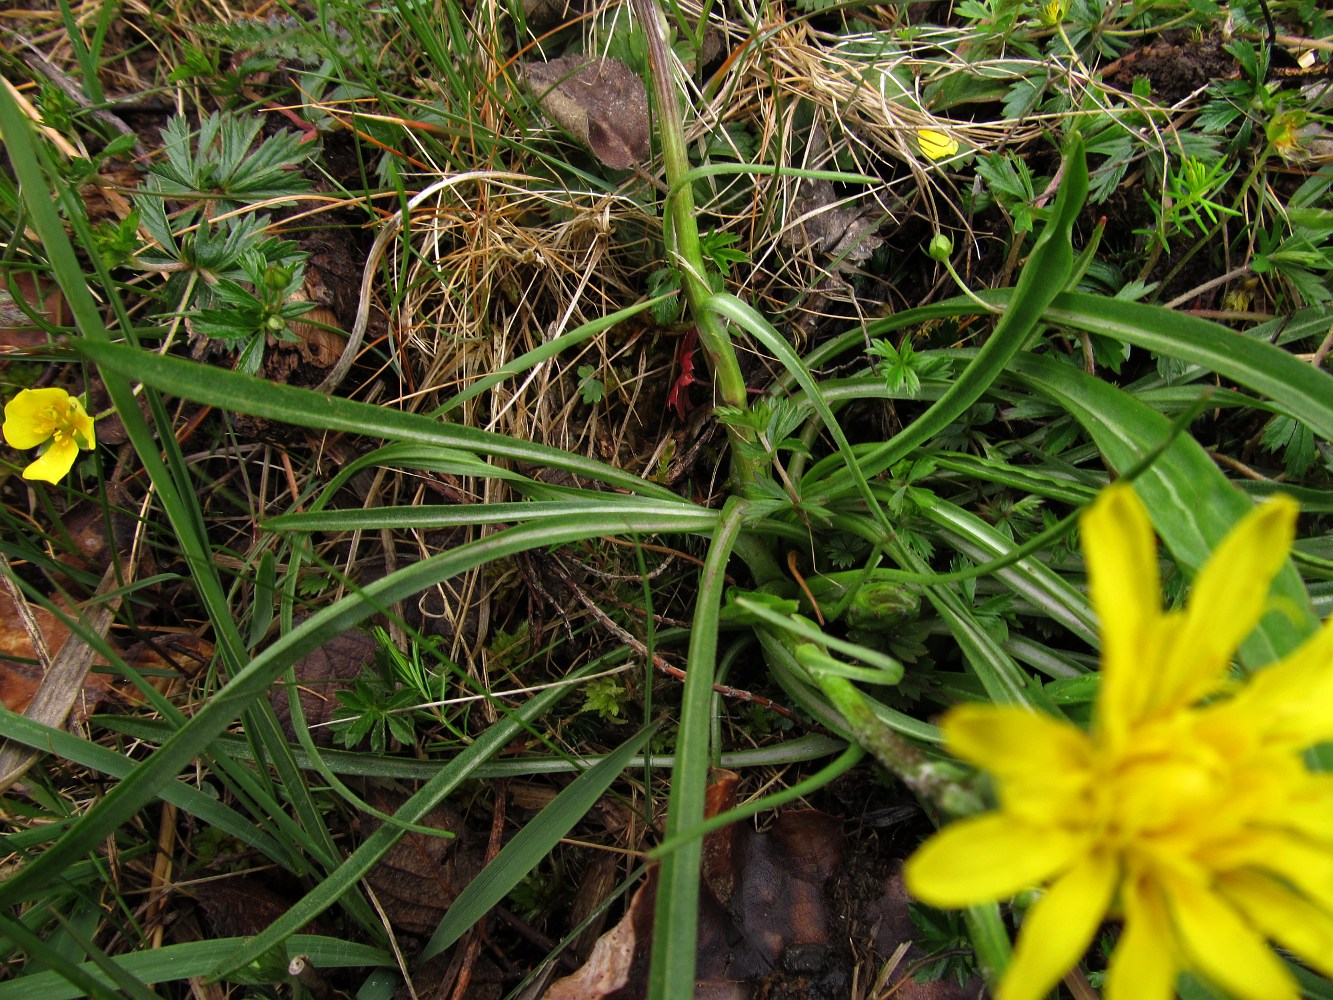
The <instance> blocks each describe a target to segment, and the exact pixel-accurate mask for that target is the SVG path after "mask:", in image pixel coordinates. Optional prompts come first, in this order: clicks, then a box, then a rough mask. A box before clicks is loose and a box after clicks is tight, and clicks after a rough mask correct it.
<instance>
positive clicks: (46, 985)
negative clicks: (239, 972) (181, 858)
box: [0, 918, 394, 1000]
mask: <svg viewBox="0 0 1333 1000" xmlns="http://www.w3.org/2000/svg"><path fill="white" fill-rule="evenodd" d="M0 919H3V918H0ZM241 940H242V939H241V938H215V939H213V940H211V941H187V942H184V943H182V944H169V945H164V946H163V947H161V948H153V949H151V950H147V951H136V952H131V953H130V954H127V955H117V956H116V957H115V959H114V961H115V962H116V963H117V964H118V965H119V966H120V967H121V969H123V970H124V971H125V972H127V973H128V974H130V975H132V976H134V977H135V978H137V979H138V980H140V981H141V982H146V983H170V982H178V981H180V980H183V979H192V978H194V977H196V976H202V975H205V974H207V973H208V972H209V970H211V969H212V968H214V967H215V966H216V965H217V963H218V959H219V958H221V957H222V956H223V955H226V954H227V953H228V952H230V951H232V950H234V949H235V948H236V947H237V945H239V944H240V943H241ZM286 950H287V954H288V956H290V957H292V958H295V957H296V956H297V955H303V956H305V957H306V958H307V959H308V960H309V962H310V964H311V965H313V966H314V967H315V968H317V969H335V968H366V967H370V966H392V965H393V964H394V961H393V956H392V955H390V954H389V953H388V952H387V951H384V950H383V949H380V948H374V947H371V946H369V945H364V944H355V943H353V942H351V941H343V940H341V939H339V938H331V937H323V936H320V935H315V934H296V935H293V936H292V937H290V938H288V939H287V949H286ZM76 968H77V969H78V970H79V971H80V972H82V973H85V974H87V976H88V977H89V979H90V980H91V981H92V982H93V983H94V984H96V985H97V986H104V987H105V988H106V991H107V993H108V994H109V995H110V996H112V997H115V996H116V993H115V989H114V986H113V984H112V982H111V980H110V979H109V978H108V977H107V976H106V975H105V974H104V973H102V971H101V970H100V969H98V968H97V966H96V965H95V964H93V963H92V962H83V963H81V964H80V965H78V966H76ZM88 995H89V992H88V991H87V990H85V989H79V988H78V987H76V986H74V985H72V984H71V983H70V981H69V980H67V979H66V978H65V977H63V976H61V975H60V974H59V973H57V972H34V973H31V974H29V975H26V976H23V977H22V978H20V979H15V980H12V981H10V982H7V983H0V1000H77V998H79V997H83V996H88Z"/></svg>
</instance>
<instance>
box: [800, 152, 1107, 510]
mask: <svg viewBox="0 0 1333 1000" xmlns="http://www.w3.org/2000/svg"><path fill="white" fill-rule="evenodd" d="M1064 171H1065V176H1064V181H1063V182H1062V183H1061V185H1060V192H1059V194H1058V195H1057V196H1056V199H1055V207H1054V210H1053V212H1052V215H1051V218H1050V220H1049V221H1048V222H1047V223H1046V225H1045V227H1044V228H1043V229H1042V231H1041V235H1040V236H1038V237H1037V241H1036V243H1035V244H1034V245H1033V248H1032V254H1031V256H1029V257H1028V261H1027V263H1026V264H1025V265H1024V266H1023V270H1022V272H1021V273H1020V274H1019V277H1018V284H1017V285H1016V286H1015V288H1014V294H1013V299H1012V301H1011V304H1010V307H1009V308H1008V309H1006V310H1005V312H1004V315H1003V316H1001V317H1000V321H999V322H998V323H997V324H996V325H995V331H994V332H993V333H992V334H991V335H990V337H989V338H988V339H987V340H986V343H985V345H984V346H983V347H982V348H981V350H980V351H978V352H977V356H976V357H975V358H974V359H973V361H972V363H971V364H969V365H968V366H967V368H966V369H964V370H963V372H962V374H961V375H959V376H958V381H956V382H955V383H954V384H953V385H952V386H950V387H949V390H948V391H947V392H945V394H944V395H943V396H941V397H940V398H939V399H938V400H936V402H935V403H933V404H932V405H931V406H930V408H929V409H927V410H926V412H925V413H923V414H921V416H919V417H918V418H917V419H916V420H914V421H912V423H910V424H909V425H908V426H906V427H904V428H903V429H902V430H901V431H900V432H899V433H898V434H896V435H894V436H893V437H892V438H891V439H890V440H888V441H886V442H885V443H884V444H883V445H881V446H879V447H878V448H875V449H873V450H872V451H871V452H870V453H869V454H867V455H865V456H863V457H862V458H861V460H860V470H859V473H858V474H854V473H853V471H852V470H851V469H849V468H847V467H845V466H841V459H840V457H839V456H831V457H830V458H828V459H824V460H823V461H821V462H819V463H817V464H816V465H815V466H814V467H813V468H812V469H811V470H810V471H809V472H808V473H806V476H805V480H808V481H810V482H809V485H810V486H811V487H813V492H815V493H817V494H819V495H821V496H823V495H826V494H833V493H837V492H841V491H843V490H845V489H846V488H847V486H848V485H849V484H850V481H851V480H852V479H853V478H856V477H857V476H858V475H864V476H865V477H866V478H869V477H872V476H876V475H878V474H879V473H881V472H883V471H884V470H885V469H887V468H889V467H890V466H891V465H893V464H894V463H895V462H898V461H900V460H901V459H903V458H906V457H907V455H909V454H910V453H911V452H912V450H913V449H914V448H917V447H920V446H921V445H923V444H925V443H926V442H927V441H929V440H930V439H931V438H932V437H934V436H935V435H936V434H938V433H939V432H940V431H942V430H944V428H946V427H947V426H949V424H951V423H953V421H955V420H957V419H958V417H959V416H961V415H962V414H963V412H964V411H965V410H966V409H967V408H968V407H969V406H971V405H972V404H973V403H975V402H976V401H977V400H978V399H980V398H981V395H982V394H983V393H984V392H985V391H986V390H987V389H988V388H989V387H990V386H991V385H992V384H993V383H994V382H995V380H996V379H997V378H999V377H1000V374H1001V372H1003V371H1004V368H1005V366H1006V365H1007V364H1008V363H1009V360H1010V359H1011V358H1013V357H1014V356H1015V355H1016V354H1017V353H1018V352H1019V351H1020V350H1022V348H1023V345H1024V344H1025V343H1027V341H1028V339H1029V337H1030V336H1031V335H1032V331H1033V330H1034V329H1035V328H1036V326H1037V324H1038V323H1040V322H1041V320H1042V314H1043V313H1044V312H1045V310H1046V307H1047V306H1048V305H1050V302H1051V300H1052V299H1053V298H1055V295H1056V293H1057V292H1059V291H1060V289H1062V288H1064V287H1065V282H1066V281H1067V279H1068V278H1069V274H1070V270H1071V269H1072V268H1073V264H1074V248H1073V243H1072V242H1071V240H1072V233H1073V227H1074V220H1075V219H1076V218H1078V213H1079V211H1080V210H1081V209H1082V207H1083V201H1084V198H1085V197H1086V196H1087V193H1088V166H1087V161H1086V158H1085V157H1084V155H1083V144H1082V142H1081V140H1079V139H1078V137H1077V136H1075V138H1074V139H1073V140H1072V142H1071V144H1070V147H1069V149H1068V150H1067V151H1066V153H1065V158H1064ZM973 308H974V309H975V306H974V307H973ZM835 460H836V462H837V464H835ZM820 480H822V482H818V481H820ZM817 482H818V485H816V483H817ZM803 485H805V483H804V482H803Z"/></svg>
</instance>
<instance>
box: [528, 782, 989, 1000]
mask: <svg viewBox="0 0 1333 1000" xmlns="http://www.w3.org/2000/svg"><path fill="white" fill-rule="evenodd" d="M735 789H736V776H735V775H730V774H725V775H724V776H723V778H722V780H721V781H719V782H718V783H717V784H715V785H713V786H712V787H711V788H710V789H709V797H708V813H709V815H715V814H717V813H718V812H721V811H724V810H726V809H729V808H731V806H732V805H733V804H734V800H735ZM855 863H856V865H857V866H858V869H859V870H858V871H855V872H853V871H851V870H850V868H851V866H852V861H851V860H849V859H847V857H846V852H845V847H844V839H843V832H842V821H841V820H839V819H837V818H836V817H833V816H830V815H828V814H826V813H822V812H819V811H817V810H814V809H800V810H788V811H785V812H782V813H780V814H779V815H778V816H777V818H776V819H774V821H773V823H772V824H771V825H770V827H769V828H768V830H766V831H764V832H762V833H761V832H757V831H755V830H754V829H753V828H752V827H750V826H749V825H748V824H733V825H731V826H729V827H726V828H725V829H723V830H719V831H717V832H715V833H713V834H711V835H709V837H708V838H707V839H706V840H705V842H704V854H703V862H702V872H701V875H702V879H703V885H702V886H701V892H700V902H699V944H698V959H697V972H696V976H697V981H696V984H695V993H694V996H695V1000H760V998H763V1000H796V998H800V1000H843V998H845V997H847V996H850V995H851V993H852V971H853V963H854V962H855V961H856V960H857V958H856V955H857V954H859V955H860V957H861V960H862V961H865V962H866V964H865V965H864V966H863V968H862V973H861V974H862V978H863V979H864V977H865V975H867V974H869V975H870V976H871V977H873V976H874V975H875V974H876V973H877V972H878V971H879V969H880V967H881V966H882V965H883V964H884V962H885V961H886V960H888V959H889V958H890V956H892V955H894V953H895V952H896V951H897V950H898V949H899V946H900V945H901V944H902V943H903V942H910V941H911V940H912V936H913V927H912V923H911V920H910V918H909V917H908V915H907V902H908V900H907V896H906V894H905V892H904V891H903V889H902V879H901V875H900V874H899V872H900V865H897V864H886V863H885V862H883V861H881V860H879V859H878V858H873V857H871V858H869V860H867V859H865V858H857V859H855ZM853 885H855V886H857V887H865V888H867V889H868V891H867V892H860V891H852V890H851V886H853ZM656 895H657V872H656V869H653V870H652V871H650V872H649V875H648V877H647V879H646V880H645V881H644V884H643V885H642V886H641V887H640V888H639V890H638V891H637V892H636V893H635V895H634V898H633V900H632V901H631V903H630V906H629V909H628V910H627V911H626V913H625V916H624V917H623V918H622V919H621V921H620V923H619V924H617V925H616V926H615V927H614V928H612V929H611V930H610V931H608V932H607V933H606V934H604V935H602V937H601V938H600V939H599V940H598V941H597V943H596V945H595V946H594V947H593V950H592V953H591V954H590V955H589V957H588V961H587V963H586V964H585V965H584V966H583V967H582V968H581V969H579V970H578V972H576V973H575V974H574V975H572V976H568V977H566V978H565V979H562V980H560V981H558V982H556V983H554V984H552V986H551V987H550V989H549V990H547V992H546V994H545V1000H643V998H645V997H646V996H647V985H648V983H647V980H648V966H649V962H650V958H651V954H652V919H653V909H654V906H655V901H656ZM833 902H836V905H830V904H831V903H833ZM853 942H855V944H856V945H857V948H856V952H855V953H854V952H853V950H852V949H851V948H849V944H851V943H853ZM867 955H869V959H868V960H867V958H866V956H867ZM922 957H924V956H923V955H922V953H921V952H920V951H919V950H917V949H916V948H915V946H913V948H912V949H909V950H907V951H906V953H905V955H904V956H900V959H901V960H900V962H899V964H898V966H897V970H898V972H897V974H896V975H895V976H894V978H893V983H894V992H893V996H894V997H896V998H898V1000H974V998H976V997H978V996H980V995H981V984H980V983H979V982H976V981H973V982H970V983H968V984H967V985H966V986H964V987H960V986H959V985H958V984H957V983H956V982H954V981H952V980H941V981H938V982H930V983H917V982H914V981H913V979H912V975H911V973H912V971H913V969H914V967H915V966H914V963H915V962H916V961H917V960H918V959H920V958H922ZM899 980H901V981H899Z"/></svg>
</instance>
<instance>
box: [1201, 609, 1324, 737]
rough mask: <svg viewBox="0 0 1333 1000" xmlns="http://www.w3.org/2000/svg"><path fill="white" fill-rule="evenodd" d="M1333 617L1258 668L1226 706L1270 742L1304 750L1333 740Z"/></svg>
mask: <svg viewBox="0 0 1333 1000" xmlns="http://www.w3.org/2000/svg"><path fill="white" fill-rule="evenodd" d="M1331 666H1333V618H1330V619H1329V620H1328V621H1326V622H1324V626H1323V628H1321V629H1320V630H1319V631H1318V632H1316V633H1315V634H1314V635H1312V636H1311V637H1310V638H1309V639H1307V640H1306V641H1305V642H1304V643H1303V644H1302V645H1301V646H1300V647H1299V648H1298V649H1296V650H1294V651H1293V652H1291V653H1290V654H1289V655H1288V656H1287V657H1285V658H1284V659H1282V660H1280V661H1279V662H1277V663H1274V664H1272V665H1271V666H1267V667H1264V668H1263V669H1262V670H1260V671H1259V672H1258V673H1256V674H1255V675H1254V676H1253V677H1252V678H1251V679H1250V681H1249V683H1247V684H1246V685H1245V686H1244V687H1243V688H1242V689H1241V690H1240V692H1239V693H1238V694H1237V695H1236V697H1235V698H1233V699H1232V700H1231V701H1230V702H1228V703H1227V706H1226V707H1227V708H1230V709H1231V710H1233V711H1234V712H1235V713H1236V714H1237V715H1239V716H1242V717H1244V718H1248V719H1250V720H1252V721H1251V725H1252V726H1253V727H1254V728H1256V729H1258V730H1259V731H1260V732H1262V733H1263V734H1264V736H1265V738H1266V740H1267V742H1268V743H1269V745H1270V746H1274V747H1278V746H1281V747H1286V748H1290V749H1293V750H1303V749H1305V748H1306V747H1309V746H1312V745H1314V744H1315V743H1323V742H1326V741H1329V740H1333V669H1331Z"/></svg>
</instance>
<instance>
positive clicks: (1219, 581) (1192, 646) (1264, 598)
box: [1153, 496, 1298, 710]
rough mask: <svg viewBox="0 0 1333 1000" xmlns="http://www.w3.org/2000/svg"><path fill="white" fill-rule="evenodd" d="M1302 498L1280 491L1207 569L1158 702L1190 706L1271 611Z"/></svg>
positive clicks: (1230, 537) (1169, 658)
mask: <svg viewBox="0 0 1333 1000" xmlns="http://www.w3.org/2000/svg"><path fill="white" fill-rule="evenodd" d="M1297 512H1298V508H1297V505H1296V502H1295V501H1294V500H1292V499H1291V498H1289V497H1285V496H1275V497H1273V499H1271V500H1269V501H1268V502H1267V503H1265V504H1262V505H1260V506H1259V507H1257V508H1255V510H1253V511H1251V512H1250V513H1249V514H1247V515H1246V516H1245V517H1244V518H1242V519H1241V521H1240V522H1239V523H1238V524H1237V525H1236V526H1235V527H1234V528H1232V529H1231V531H1230V532H1229V533H1228V534H1227V536H1226V538H1224V539H1223V540H1222V543H1221V544H1220V545H1219V546H1218V547H1217V549H1216V550H1215V551H1214V552H1213V554H1212V556H1211V557H1210V558H1209V559H1208V562H1207V563H1206V564H1205V565H1204V567H1203V569H1202V570H1200V572H1199V575H1198V577H1197V578H1196V579H1195V581H1194V586H1193V588H1192V589H1191V591H1190V597H1189V603H1188V605H1187V608H1186V612H1185V618H1184V622H1183V624H1182V626H1181V628H1180V631H1179V633H1178V634H1177V635H1176V637H1175V643H1174V646H1173V648H1172V649H1170V650H1169V651H1168V653H1167V655H1166V656H1165V657H1164V659H1163V664H1164V667H1165V672H1164V675H1163V676H1162V677H1161V678H1159V680H1158V682H1157V684H1156V686H1155V691H1154V697H1153V707H1154V708H1156V709H1159V710H1160V709H1170V708H1176V707H1183V706H1185V705H1189V704H1191V703H1193V702H1195V701H1197V700H1198V699H1199V698H1201V697H1202V696H1203V695H1205V694H1207V693H1209V692H1210V691H1211V690H1213V689H1214V688H1215V687H1216V685H1217V682H1218V681H1219V680H1220V679H1221V677H1222V675H1223V674H1224V673H1225V672H1226V670H1227V667H1228V666H1229V664H1230V662H1231V655H1232V654H1233V653H1234V652H1235V651H1236V648H1237V647H1238V646H1239V645H1240V644H1241V640H1243V639H1244V638H1245V637H1246V636H1247V635H1249V634H1250V632H1252V631H1253V630H1254V627H1255V625H1257V624H1258V623H1259V619H1260V618H1261V617H1262V616H1263V613H1264V610H1265V609H1266V608H1267V606H1268V593H1269V588H1270V586H1271V585H1272V582H1273V577H1274V576H1276V575H1277V572H1278V570H1279V569H1281V568H1282V564H1283V563H1285V562H1286V560H1287V554H1288V553H1289V552H1290V551H1291V543H1292V539H1293V538H1294V537H1295V533H1296V514H1297Z"/></svg>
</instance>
